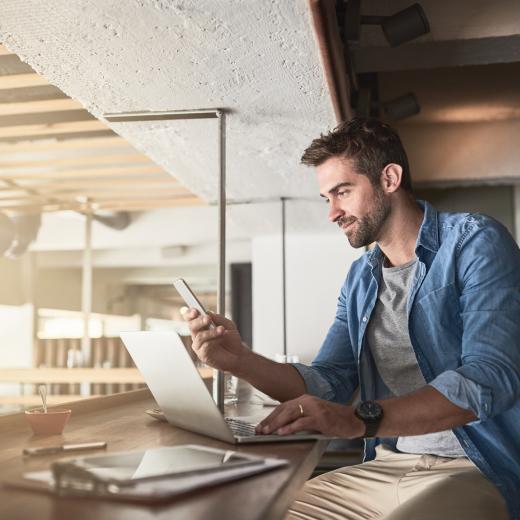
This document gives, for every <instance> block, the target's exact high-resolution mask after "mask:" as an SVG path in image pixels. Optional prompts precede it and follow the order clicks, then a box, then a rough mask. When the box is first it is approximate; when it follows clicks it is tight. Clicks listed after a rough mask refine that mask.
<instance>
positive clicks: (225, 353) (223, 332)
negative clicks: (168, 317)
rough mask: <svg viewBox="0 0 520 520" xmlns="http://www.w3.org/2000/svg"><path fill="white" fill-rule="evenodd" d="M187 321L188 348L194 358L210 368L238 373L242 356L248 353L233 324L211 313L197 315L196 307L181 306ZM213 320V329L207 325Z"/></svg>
mask: <svg viewBox="0 0 520 520" xmlns="http://www.w3.org/2000/svg"><path fill="white" fill-rule="evenodd" d="M181 314H182V317H183V318H184V319H185V320H186V321H187V322H188V325H189V327H190V332H191V337H192V339H193V344H192V348H193V351H194V352H195V354H196V355H197V357H198V358H199V359H200V360H201V361H202V362H203V363H206V364H207V365H209V366H210V367H213V368H217V369H219V370H225V371H227V372H231V373H232V374H235V375H239V371H240V367H241V365H242V360H243V358H244V356H245V355H246V354H247V353H248V352H249V351H248V349H247V348H246V347H244V345H243V344H242V340H241V338H240V334H239V333H238V330H237V328H236V326H235V324H234V323H233V322H232V321H230V320H228V319H226V318H224V317H223V316H220V315H219V314H214V313H212V312H210V313H208V316H201V314H200V313H199V312H198V311H197V310H196V309H187V308H185V307H183V308H182V309H181ZM211 322H213V324H214V325H215V328H211V329H210V328H208V327H209V325H210V323H211Z"/></svg>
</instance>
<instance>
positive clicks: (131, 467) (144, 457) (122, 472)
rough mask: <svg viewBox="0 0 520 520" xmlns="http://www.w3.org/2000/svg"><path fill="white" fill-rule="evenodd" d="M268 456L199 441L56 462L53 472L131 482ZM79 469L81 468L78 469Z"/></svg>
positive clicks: (258, 460)
mask: <svg viewBox="0 0 520 520" xmlns="http://www.w3.org/2000/svg"><path fill="white" fill-rule="evenodd" d="M264 461H265V459H264V458H262V457H256V456H254V455H247V454H244V453H237V452H236V451H232V450H218V449H213V448H206V447H204V446H197V445H190V444H188V445H182V446H169V447H162V448H152V449H149V450H145V451H138V452H127V453H114V454H112V455H103V456H92V457H82V458H77V459H72V460H67V461H63V462H62V461H60V462H56V463H54V464H53V465H52V470H53V473H54V474H55V475H56V473H58V474H59V475H60V477H61V478H63V477H65V478H67V476H68V475H67V474H69V475H74V478H76V479H77V478H78V477H79V476H80V475H82V476H83V478H85V479H86V480H89V477H90V478H92V479H93V480H95V481H97V482H105V483H115V484H119V485H124V484H132V483H133V482H137V481H142V480H145V479H154V478H161V477H166V476H167V477H169V478H171V477H176V476H187V475H197V474H201V473H204V472H210V471H215V470H219V471H220V470H223V469H225V468H236V467H242V466H248V465H253V464H262V463H264ZM78 470H79V471H78Z"/></svg>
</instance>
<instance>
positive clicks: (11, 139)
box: [0, 123, 117, 144]
mask: <svg viewBox="0 0 520 520" xmlns="http://www.w3.org/2000/svg"><path fill="white" fill-rule="evenodd" d="M63 124H65V123H63ZM114 135H117V134H116V133H115V132H113V131H112V130H109V129H108V128H105V129H104V130H94V131H93V130H88V131H84V132H71V131H70V130H67V131H66V132H56V133H54V132H53V131H52V130H49V133H39V134H35V135H24V136H23V137H20V136H19V135H16V136H8V137H0V143H3V144H7V143H23V142H26V143H27V142H30V143H34V142H35V141H49V140H50V139H54V140H56V141H66V140H68V139H82V138H87V139H90V138H92V139H93V138H95V137H111V136H114Z"/></svg>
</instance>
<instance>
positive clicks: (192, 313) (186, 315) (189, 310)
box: [180, 307, 200, 321]
mask: <svg viewBox="0 0 520 520" xmlns="http://www.w3.org/2000/svg"><path fill="white" fill-rule="evenodd" d="M180 313H181V316H182V317H183V319H185V320H186V321H190V320H193V319H194V318H196V317H197V316H199V315H200V312H199V311H198V310H197V309H194V308H193V307H181V308H180Z"/></svg>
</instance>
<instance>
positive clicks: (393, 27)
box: [381, 4, 430, 47]
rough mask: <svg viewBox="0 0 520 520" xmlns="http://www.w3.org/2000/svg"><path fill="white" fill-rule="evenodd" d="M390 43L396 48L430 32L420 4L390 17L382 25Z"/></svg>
mask: <svg viewBox="0 0 520 520" xmlns="http://www.w3.org/2000/svg"><path fill="white" fill-rule="evenodd" d="M381 27H382V28H383V32H384V34H385V37H386V39H387V40H388V43H389V44H390V45H391V46H392V47H395V46H397V45H401V44H402V43H405V42H408V41H410V40H413V39H415V38H418V37H419V36H422V35H423V34H426V33H428V32H430V24H429V23H428V19H427V18H426V13H425V12H424V10H423V8H422V7H421V6H420V5H419V4H413V5H411V6H410V7H407V8H406V9H403V10H402V11H399V12H398V13H396V14H394V15H392V16H388V17H387V18H385V19H384V21H383V23H382V24H381Z"/></svg>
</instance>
